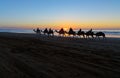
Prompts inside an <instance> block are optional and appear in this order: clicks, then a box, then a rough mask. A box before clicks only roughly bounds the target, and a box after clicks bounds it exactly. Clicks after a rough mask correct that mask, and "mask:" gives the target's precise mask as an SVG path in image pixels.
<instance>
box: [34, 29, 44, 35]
mask: <svg viewBox="0 0 120 78" xmlns="http://www.w3.org/2000/svg"><path fill="white" fill-rule="evenodd" d="M33 31H34V32H35V33H36V34H41V32H42V30H40V29H39V28H37V29H33Z"/></svg>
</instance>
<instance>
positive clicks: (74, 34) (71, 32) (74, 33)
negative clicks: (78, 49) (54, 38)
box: [68, 28, 76, 37]
mask: <svg viewBox="0 0 120 78" xmlns="http://www.w3.org/2000/svg"><path fill="white" fill-rule="evenodd" d="M68 35H69V36H70V35H73V37H74V36H76V32H75V31H73V29H72V28H70V29H69V32H68Z"/></svg>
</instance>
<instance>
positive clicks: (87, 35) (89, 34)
mask: <svg viewBox="0 0 120 78" xmlns="http://www.w3.org/2000/svg"><path fill="white" fill-rule="evenodd" d="M85 35H86V38H89V36H91V37H92V38H94V32H92V31H88V32H86V33H85Z"/></svg>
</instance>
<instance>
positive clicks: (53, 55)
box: [0, 33, 120, 78]
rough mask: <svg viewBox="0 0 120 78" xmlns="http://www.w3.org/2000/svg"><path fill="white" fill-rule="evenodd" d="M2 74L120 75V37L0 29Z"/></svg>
mask: <svg viewBox="0 0 120 78" xmlns="http://www.w3.org/2000/svg"><path fill="white" fill-rule="evenodd" d="M0 78H120V39H119V38H106V39H83V38H68V37H48V36H39V35H36V34H17V33H0Z"/></svg>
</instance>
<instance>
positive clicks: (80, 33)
mask: <svg viewBox="0 0 120 78" xmlns="http://www.w3.org/2000/svg"><path fill="white" fill-rule="evenodd" d="M77 35H78V36H81V35H82V36H83V38H85V32H84V31H82V30H81V29H80V30H79V31H78V32H77Z"/></svg>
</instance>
